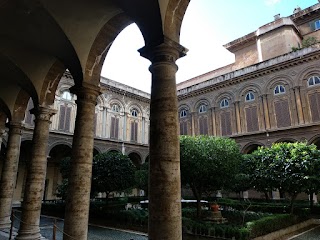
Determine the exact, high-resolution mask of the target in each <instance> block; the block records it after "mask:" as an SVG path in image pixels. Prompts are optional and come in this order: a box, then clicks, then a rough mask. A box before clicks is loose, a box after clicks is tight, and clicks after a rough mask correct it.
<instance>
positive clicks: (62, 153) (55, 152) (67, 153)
mask: <svg viewBox="0 0 320 240" xmlns="http://www.w3.org/2000/svg"><path fill="white" fill-rule="evenodd" d="M71 151H72V147H71V146H70V145H69V144H65V143H62V142H58V143H56V144H55V145H54V146H53V147H51V149H50V151H49V154H48V155H49V156H50V160H49V161H51V162H55V163H60V161H61V160H62V159H64V158H66V157H71Z"/></svg>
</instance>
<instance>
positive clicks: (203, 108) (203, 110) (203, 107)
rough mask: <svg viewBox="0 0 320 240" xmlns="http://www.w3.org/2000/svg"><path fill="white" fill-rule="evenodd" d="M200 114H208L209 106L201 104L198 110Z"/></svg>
mask: <svg viewBox="0 0 320 240" xmlns="http://www.w3.org/2000/svg"><path fill="white" fill-rule="evenodd" d="M198 112H199V113H206V112H208V108H207V105H206V104H201V105H200V106H199V108H198Z"/></svg>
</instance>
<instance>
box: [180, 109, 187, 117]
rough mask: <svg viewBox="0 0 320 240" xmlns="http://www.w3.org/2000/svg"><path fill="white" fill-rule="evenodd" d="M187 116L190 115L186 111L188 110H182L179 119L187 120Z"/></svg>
mask: <svg viewBox="0 0 320 240" xmlns="http://www.w3.org/2000/svg"><path fill="white" fill-rule="evenodd" d="M182 113H184V114H182ZM187 115H188V113H187V110H186V109H182V110H181V111H180V114H179V117H180V118H186V117H187Z"/></svg>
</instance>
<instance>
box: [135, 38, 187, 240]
mask: <svg viewBox="0 0 320 240" xmlns="http://www.w3.org/2000/svg"><path fill="white" fill-rule="evenodd" d="M183 51H185V49H184V48H183V47H182V46H181V45H179V44H177V43H175V42H172V41H170V40H168V39H165V42H164V43H162V44H160V45H158V46H155V47H152V48H147V47H144V48H143V49H141V50H140V53H141V55H142V56H143V57H146V58H148V59H149V60H150V61H151V63H152V64H151V66H150V68H149V70H150V72H151V74H152V87H151V103H150V145H149V151H150V161H149V164H150V167H149V171H150V172H149V189H150V190H149V232H148V236H149V239H152V240H158V239H159V240H160V239H170V240H181V239H182V222H181V185H180V145H179V135H178V130H179V129H178V125H179V121H178V114H177V113H178V103H177V90H176V79H175V75H176V72H177V70H178V67H177V65H176V64H175V62H176V60H177V59H178V58H179V57H181V56H183V55H184V54H183Z"/></svg>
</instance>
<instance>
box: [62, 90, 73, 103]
mask: <svg viewBox="0 0 320 240" xmlns="http://www.w3.org/2000/svg"><path fill="white" fill-rule="evenodd" d="M61 98H62V99H64V100H68V101H71V100H72V95H71V93H70V92H69V91H68V90H66V91H64V92H63V93H62V94H61Z"/></svg>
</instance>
